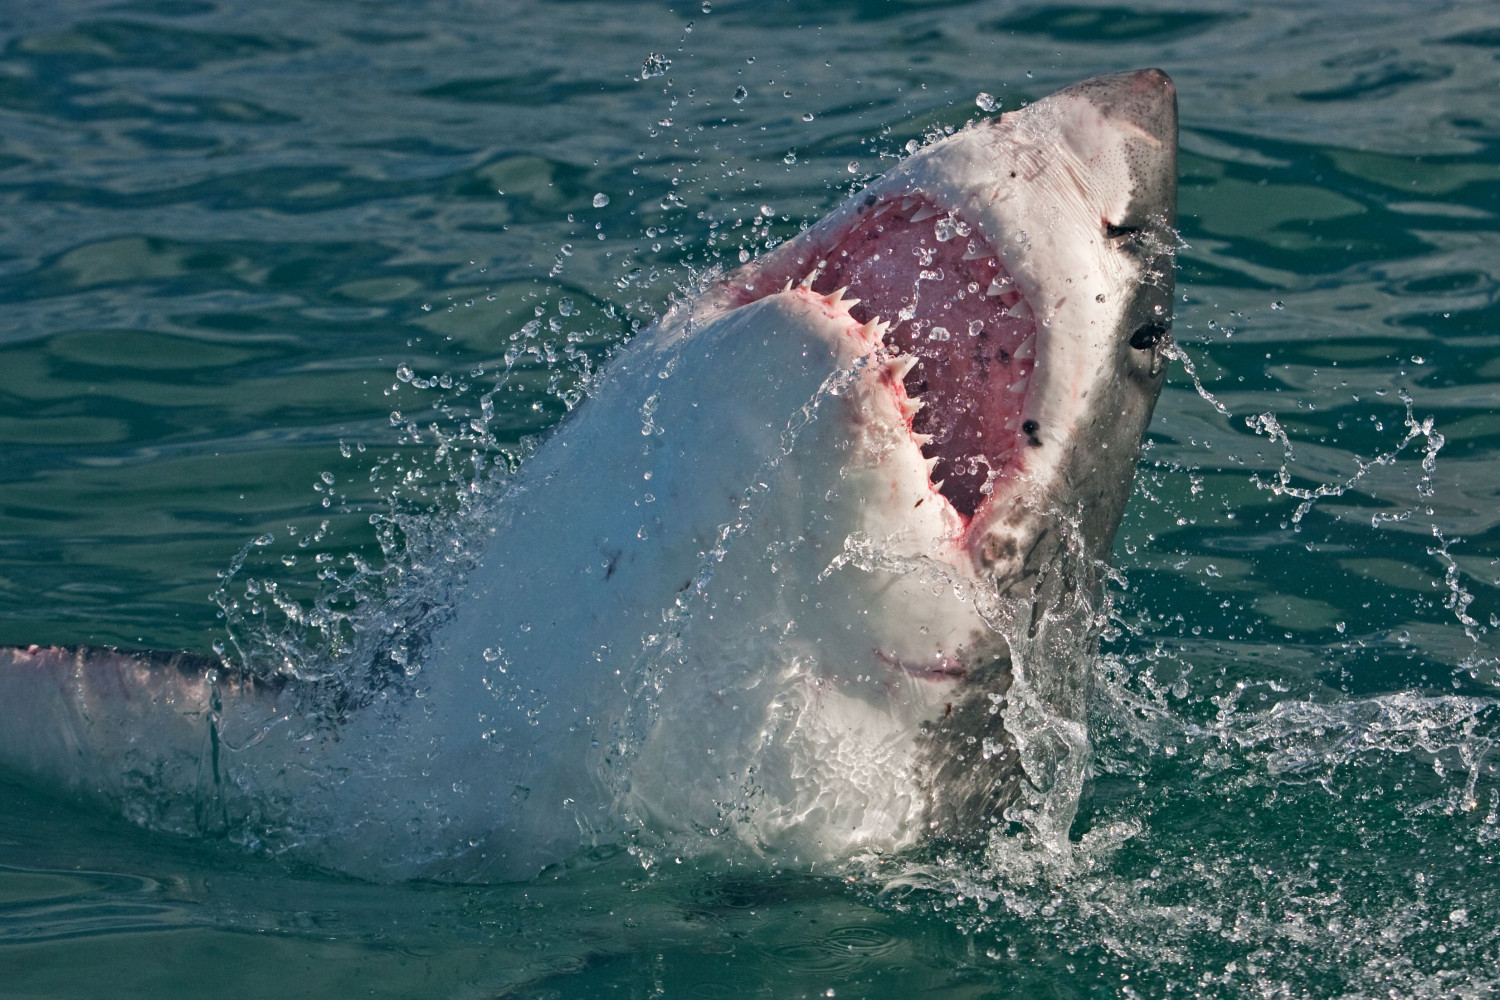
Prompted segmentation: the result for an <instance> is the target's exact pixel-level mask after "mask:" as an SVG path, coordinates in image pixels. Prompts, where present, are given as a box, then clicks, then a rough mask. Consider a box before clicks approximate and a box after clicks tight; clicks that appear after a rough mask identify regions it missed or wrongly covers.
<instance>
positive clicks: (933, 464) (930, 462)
mask: <svg viewBox="0 0 1500 1000" xmlns="http://www.w3.org/2000/svg"><path fill="white" fill-rule="evenodd" d="M922 462H923V464H924V465H926V466H927V478H928V479H931V478H932V470H933V469H936V468H937V464H938V459H937V458H924V459H923V460H922ZM932 485H933V488H934V489H938V490H941V489H942V488H943V484H942V483H933V484H932Z"/></svg>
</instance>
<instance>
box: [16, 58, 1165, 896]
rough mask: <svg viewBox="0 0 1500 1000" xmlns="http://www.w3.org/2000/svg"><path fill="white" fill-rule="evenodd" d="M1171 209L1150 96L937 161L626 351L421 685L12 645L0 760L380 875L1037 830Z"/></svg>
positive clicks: (1133, 412) (581, 415)
mask: <svg viewBox="0 0 1500 1000" xmlns="http://www.w3.org/2000/svg"><path fill="white" fill-rule="evenodd" d="M1175 197H1176V106H1175V96H1174V93H1173V89H1172V86H1171V82H1170V81H1169V80H1168V79H1167V77H1166V76H1165V74H1162V73H1160V72H1159V71H1155V70H1146V71H1142V72H1139V73H1134V74H1124V75H1120V76H1113V77H1104V78H1099V79H1096V80H1090V81H1086V82H1084V83H1081V84H1078V85H1076V86H1074V87H1070V88H1068V89H1067V90H1064V91H1062V92H1060V93H1058V94H1055V95H1053V96H1052V97H1049V98H1047V99H1045V100H1042V101H1038V102H1037V103H1035V104H1032V105H1030V106H1029V107H1027V108H1025V109H1023V110H1021V111H1017V112H1014V113H1010V114H1006V115H1004V116H1003V117H1000V118H996V119H992V120H989V121H985V122H982V123H980V124H977V125H975V126H972V127H969V128H966V129H964V130H961V131H959V132H958V133H957V134H955V135H953V136H951V137H949V138H946V139H944V140H942V141H940V142H936V143H934V144H932V145H929V146H928V147H927V148H925V149H923V150H921V151H920V152H918V153H915V154H914V155H912V156H911V157H910V158H908V159H907V160H905V161H904V162H903V163H901V164H900V165H899V166H898V167H896V168H895V169H894V170H892V171H891V172H890V173H889V174H887V175H886V176H885V177H883V178H881V179H880V180H879V181H877V182H875V183H873V184H871V185H870V186H869V187H868V188H867V189H865V190H864V191H862V192H860V193H859V194H858V195H856V196H855V197H854V198H852V199H851V200H850V201H849V202H848V203H846V204H845V205H844V206H842V207H841V208H839V209H838V210H836V211H835V212H834V213H833V214H832V215H831V216H829V217H828V218H827V219H825V220H824V221H823V222H821V223H819V224H818V225H817V226H815V227H813V228H812V229H810V230H808V231H807V232H806V233H804V234H802V235H801V236H799V237H798V238H797V239H795V240H792V241H790V242H788V243H786V244H784V245H783V246H781V247H780V248H778V249H777V250H776V251H775V252H773V253H771V254H768V255H767V256H766V257H764V258H763V259H761V260H759V261H757V262H755V263H753V264H750V265H748V266H746V267H744V268H741V269H740V270H738V271H735V272H732V273H730V274H728V275H726V276H724V277H722V278H720V279H718V280H716V281H714V282H713V283H712V284H710V285H708V286H707V287H706V288H704V289H702V290H701V291H700V293H699V294H698V295H697V296H696V297H695V298H692V299H691V300H690V301H686V302H685V303H683V304H681V305H678V306H677V307H675V308H674V309H673V310H672V311H671V312H670V313H669V314H668V315H667V316H665V317H664V318H663V319H662V321H661V322H660V323H658V324H657V325H656V326H655V327H654V328H653V329H651V330H650V331H648V332H646V333H644V334H642V335H641V336H640V337H639V338H638V339H637V340H636V341H635V342H634V343H633V344H631V345H630V347H629V348H628V349H627V350H626V351H624V352H623V354H622V355H621V357H620V358H619V359H618V361H617V362H616V363H615V364H614V365H613V366H612V367H611V368H610V369H609V370H608V372H607V373H606V375H605V376H604V377H603V378H602V379H601V380H600V381H599V383H598V384H597V385H596V386H595V387H594V390H593V392H592V393H591V398H590V399H589V400H588V401H587V403H586V404H585V405H584V406H582V407H581V408H580V409H579V410H578V411H577V412H576V413H575V414H574V415H573V416H572V417H570V418H569V419H568V420H567V421H565V422H564V424H563V425H562V426H561V427H559V428H558V429H557V431H556V432H555V433H554V435H553V436H552V437H551V438H550V439H549V440H548V441H547V442H546V443H545V444H544V445H543V446H542V447H541V448H540V449H539V450H538V451H537V453H536V454H535V455H534V456H533V457H532V458H531V459H529V460H528V461H527V462H526V464H525V465H524V466H523V468H522V469H521V471H520V472H519V473H518V474H517V475H516V476H515V477H514V478H513V479H512V480H511V481H509V482H508V483H506V484H504V486H503V497H502V498H501V499H500V500H499V501H497V503H496V505H495V510H494V519H493V526H494V531H493V535H492V537H491V538H490V539H489V540H487V541H486V542H485V545H486V550H485V553H484V555H483V556H482V558H481V559H480V560H479V561H478V564H477V568H476V569H475V570H474V571H473V572H472V573H470V574H469V576H468V578H467V580H465V581H464V582H463V583H462V584H461V585H460V586H458V587H457V588H455V597H454V598H453V601H452V607H451V608H450V609H449V612H448V614H447V615H446V616H445V618H444V624H442V625H441V626H440V627H438V628H437V629H436V630H435V631H433V632H432V633H431V634H430V635H427V636H425V637H422V639H421V641H420V651H421V653H420V655H421V659H422V663H423V666H424V669H423V670H422V671H421V673H420V674H418V675H417V677H416V679H415V680H414V681H412V682H411V683H410V684H409V685H407V686H405V687H400V686H398V687H397V688H394V689H392V690H390V691H386V692H383V693H382V696H381V697H379V698H375V699H373V700H372V701H371V703H370V704H367V705H365V706H364V707H363V708H360V709H359V710H357V711H354V712H352V713H347V714H345V715H332V714H319V713H309V712H307V711H305V709H306V706H307V705H309V704H312V703H314V702H315V700H313V699H307V698H304V697H300V696H299V691H298V687H297V684H296V683H295V682H290V681H288V682H285V683H282V682H279V681H278V680H277V679H275V678H259V679H251V678H245V677H241V676H239V675H237V673H236V672H235V670H234V669H233V667H232V665H230V664H219V663H217V662H216V661H211V660H208V659H207V658H202V657H193V656H191V655H188V654H181V655H177V656H168V655H165V654H139V653H128V652H120V651H111V650H98V649H79V650H68V649H58V648H42V647H31V648H21V649H9V650H4V651H3V652H0V711H3V712H4V716H3V723H0V767H3V768H5V769H6V770H7V771H9V772H11V773H13V774H16V775H20V776H29V777H30V778H31V779H32V780H35V781H39V782H41V783H43V784H44V785H46V786H47V787H50V788H56V789H65V790H69V791H71V792H73V793H76V794H81V795H85V796H88V797H92V798H95V799H99V800H103V801H105V802H107V803H110V804H112V805H114V806H115V807H117V808H119V809H121V810H122V811H123V812H124V813H125V814H126V815H128V816H130V817H131V818H133V819H135V820H136V821H138V822H140V823H143V824H146V825H149V826H152V827H156V828H160V829H166V830H172V831H178V832H186V833H198V834H206V835H214V836H225V837H228V838H230V839H232V840H235V841H238V842H242V843H246V844H249V845H251V846H255V847H259V848H263V849H268V850H272V851H278V852H280V851H288V852H293V853H295V854H296V855H298V856H300V857H302V858H304V859H306V860H308V861H311V862H313V863H316V864H322V865H327V866H331V867H334V868H338V869H343V870H346V871H350V872H354V873H357V874H360V875H365V876H371V877H379V878H405V877H414V876H428V877H442V878H460V879H481V878H498V879H508V878H524V877H528V876H530V875H532V874H534V873H535V872H536V871H538V870H539V869H540V868H541V867H543V866H544V865H546V864H549V863H552V862H556V861H560V860H564V859H566V858H568V857H570V856H573V855H575V854H577V853H578V852H579V851H580V850H583V849H586V848H589V847H591V846H600V845H614V844H620V843H623V842H626V841H634V842H636V843H638V844H640V845H641V846H643V847H645V848H646V849H647V850H650V849H652V848H653V846H656V847H660V846H669V847H670V848H671V849H672V850H673V851H674V852H683V851H710V850H712V851H726V852H734V853H739V854H742V855H744V856H758V855H770V856H772V857H773V858H774V859H775V863H787V864H798V865H804V866H816V865H819V864H824V863H828V862H832V861H836V860H838V859H842V858H846V857H848V856H850V855H852V854H856V853H859V852H865V851H880V852H889V851H896V850H901V849H903V848H907V847H909V846H912V845H914V844H917V843H918V842H920V841H922V840H924V839H928V838H940V839H944V840H950V841H958V842H974V841H977V840H982V839H983V838H984V837H986V836H988V835H990V833H991V831H992V830H993V829H994V828H996V827H1003V826H1005V825H1007V824H1008V823H1010V822H1013V821H1021V822H1022V824H1023V826H1026V827H1028V828H1029V829H1030V831H1031V835H1033V836H1039V837H1043V838H1046V837H1054V838H1055V837H1061V836H1063V835H1064V834H1065V831H1066V826H1067V823H1068V821H1069V820H1070V819H1071V815H1072V809H1073V807H1074V804H1075V803H1076V799H1077V789H1078V785H1079V783H1080V782H1081V781H1082V778H1083V775H1084V773H1085V767H1086V762H1087V754H1088V741H1087V737H1086V733H1085V732H1084V729H1083V718H1084V699H1085V696H1086V692H1087V683H1088V675H1089V664H1088V659H1089V656H1090V654H1091V652H1092V649H1093V644H1094V642H1095V641H1096V636H1097V625H1096V617H1097V613H1098V607H1097V604H1098V600H1097V597H1098V589H1099V579H1100V573H1101V569H1102V566H1103V563H1104V561H1105V560H1107V558H1108V555H1109V550H1110V546H1111V542H1112V539H1113V536H1114V532H1115V528H1116V526H1117V524H1118V521H1119V518H1120V514H1121V510H1122V508H1123V506H1124V503H1125V499H1126V497H1127V495H1128V493H1129V488H1130V481H1131V477H1132V475H1133V471H1134V465H1135V458H1136V452H1137V448H1138V446H1139V442H1140V438H1141V435H1142V434H1143V432H1144V430H1145V427H1146V425H1147V423H1148V422H1149V419H1150V413H1151V409H1152V406H1153V404H1154V401H1155V398H1156V395H1157V392H1158V390H1159V388H1160V385H1161V380H1162V368H1163V362H1162V358H1161V350H1162V345H1163V343H1164V342H1165V338H1166V336H1167V331H1168V329H1169V325H1170V322H1171V303H1172V273H1171V270H1172V269H1171V252H1172V246H1173V241H1174V235H1173V231H1172V229H1171V227H1172V225H1173V222H1174V213H1175ZM205 668H208V669H205Z"/></svg>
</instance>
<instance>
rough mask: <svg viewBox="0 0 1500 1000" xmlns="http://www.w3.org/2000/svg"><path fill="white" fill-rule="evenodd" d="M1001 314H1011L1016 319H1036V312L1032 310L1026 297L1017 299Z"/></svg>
mask: <svg viewBox="0 0 1500 1000" xmlns="http://www.w3.org/2000/svg"><path fill="white" fill-rule="evenodd" d="M1001 315H1003V316H1010V317H1013V318H1015V319H1026V320H1030V319H1036V314H1035V313H1033V312H1032V311H1031V307H1030V306H1028V305H1027V304H1026V300H1025V299H1017V300H1016V301H1015V302H1014V303H1012V305H1011V307H1010V308H1009V309H1007V310H1005V312H1004V313H1002V314H1001Z"/></svg>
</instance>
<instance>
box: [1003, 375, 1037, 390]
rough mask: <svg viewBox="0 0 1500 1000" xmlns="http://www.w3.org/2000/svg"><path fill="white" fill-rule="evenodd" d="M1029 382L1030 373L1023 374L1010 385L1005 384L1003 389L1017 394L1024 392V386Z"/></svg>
mask: <svg viewBox="0 0 1500 1000" xmlns="http://www.w3.org/2000/svg"><path fill="white" fill-rule="evenodd" d="M1030 384H1031V376H1030V375H1026V376H1023V377H1021V378H1018V379H1016V380H1015V381H1014V382H1012V383H1011V384H1010V385H1008V386H1006V387H1005V391H1006V392H1014V393H1017V394H1019V393H1024V392H1025V391H1026V387H1027V386H1028V385H1030Z"/></svg>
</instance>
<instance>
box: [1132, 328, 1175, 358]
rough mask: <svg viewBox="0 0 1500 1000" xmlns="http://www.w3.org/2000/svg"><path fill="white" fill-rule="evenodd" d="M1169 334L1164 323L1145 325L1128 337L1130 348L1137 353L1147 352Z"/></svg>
mask: <svg viewBox="0 0 1500 1000" xmlns="http://www.w3.org/2000/svg"><path fill="white" fill-rule="evenodd" d="M1169 332H1170V331H1168V329H1167V326H1166V324H1164V323H1147V324H1145V325H1144V326H1142V327H1140V328H1139V329H1137V330H1136V331H1135V333H1132V334H1131V335H1130V346H1131V347H1134V348H1135V349H1136V350H1138V351H1149V350H1151V349H1152V348H1153V347H1155V346H1156V345H1157V344H1159V343H1161V342H1162V341H1163V340H1165V339H1166V337H1167V334H1168V333H1169Z"/></svg>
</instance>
